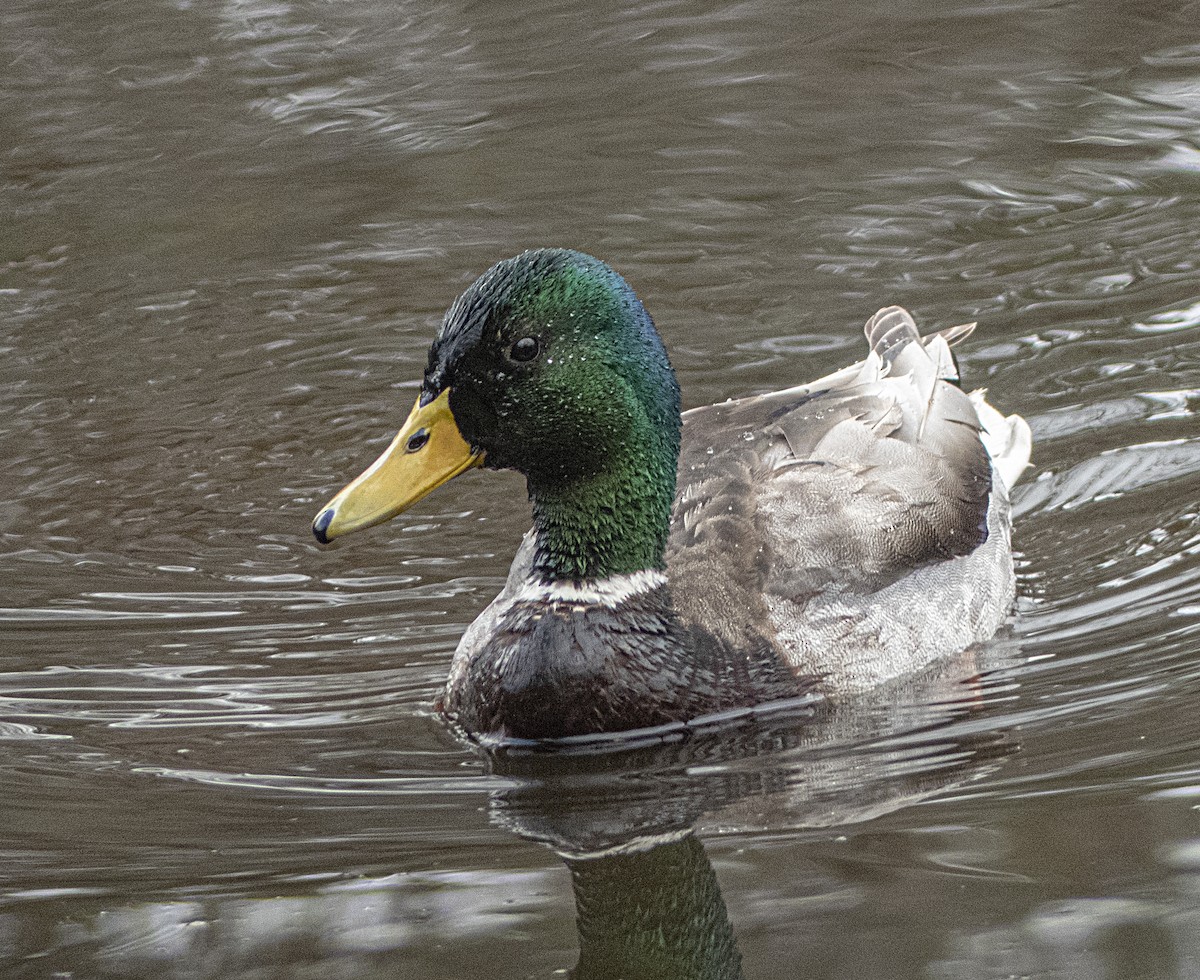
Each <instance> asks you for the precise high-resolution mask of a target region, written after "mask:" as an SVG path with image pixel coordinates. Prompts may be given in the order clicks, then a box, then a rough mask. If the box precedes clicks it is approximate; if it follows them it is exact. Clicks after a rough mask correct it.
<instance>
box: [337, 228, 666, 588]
mask: <svg viewBox="0 0 1200 980" xmlns="http://www.w3.org/2000/svg"><path fill="white" fill-rule="evenodd" d="M451 429H453V432H451V431H450V430H451ZM679 433H680V418H679V387H678V384H677V383H676V380H675V375H674V372H673V371H672V370H671V365H670V362H669V361H668V359H667V355H666V351H665V350H664V349H663V346H662V342H661V340H660V339H659V336H658V333H657V331H656V330H655V329H654V323H653V321H652V320H651V319H650V315H649V314H648V313H647V312H646V310H645V308H644V307H643V306H642V304H641V302H640V301H639V300H638V298H637V296H635V295H634V293H633V290H632V289H630V288H629V286H628V284H626V282H625V280H624V279H622V278H621V277H620V276H619V275H618V274H617V273H616V272H614V271H613V270H612V269H610V268H609V267H608V266H607V265H605V264H604V263H603V262H601V261H600V260H598V259H595V258H593V257H591V256H589V255H584V254H583V253H581V252H574V251H569V250H566V249H537V250H534V251H529V252H524V253H522V254H521V255H518V256H516V257H515V258H512V259H506V260H505V261H503V262H499V263H497V264H496V265H494V266H493V267H492V268H491V269H489V270H488V271H487V272H485V273H484V274H483V275H482V276H480V277H479V278H478V279H477V280H476V281H475V282H474V283H473V284H472V285H471V286H470V287H469V288H468V289H467V290H466V292H464V293H463V294H462V296H460V297H459V298H458V299H457V300H456V301H455V302H454V304H453V305H452V306H451V307H450V309H449V311H448V312H447V313H446V317H445V319H444V320H443V322H442V326H441V329H440V330H439V331H438V335H437V337H436V339H435V340H434V342H433V345H432V347H431V348H430V351H429V364H428V367H427V368H426V371H425V377H424V382H423V384H422V388H421V395H420V397H419V399H418V402H417V405H416V406H414V408H413V413H412V415H410V417H409V421H408V422H407V423H406V424H405V426H404V428H403V429H402V430H401V433H400V435H399V436H398V437H397V439H396V440H395V442H394V443H393V447H392V449H391V450H389V453H390V454H391V455H392V456H393V457H396V458H397V459H398V460H399V462H397V463H396V464H395V467H396V469H397V471H398V472H399V471H401V470H402V471H403V472H400V473H399V475H397V476H389V477H388V482H389V485H393V486H394V485H395V483H396V482H397V481H400V482H401V483H403V482H404V481H405V480H406V479H407V481H408V484H409V485H408V486H407V487H405V486H400V487H399V488H398V489H397V491H396V492H394V493H392V495H391V496H390V497H389V498H388V499H386V500H385V499H383V498H384V497H385V496H386V494H382V493H380V492H379V487H378V485H379V484H380V483H381V478H380V477H379V476H377V475H373V474H378V473H380V472H383V471H387V470H389V467H391V466H392V462H391V460H389V459H388V455H389V454H385V457H384V458H381V460H380V461H379V462H378V463H377V464H376V466H375V467H372V469H371V470H368V472H367V473H366V474H364V477H362V478H360V481H365V483H366V484H369V486H367V487H365V488H360V487H358V484H359V482H360V481H355V483H354V484H351V485H350V487H348V488H347V489H346V490H345V491H343V492H342V494H340V495H339V496H338V497H336V498H334V500H333V501H331V503H330V505H329V506H328V507H327V508H326V509H325V510H323V511H322V513H321V514H320V515H319V516H318V518H317V521H316V522H315V524H314V527H315V529H316V531H317V536H318V537H319V538H322V539H323V540H327V539H329V538H332V537H334V536H336V534H339V533H344V532H345V531H348V530H354V529H356V528H357V527H361V526H366V525H367V524H368V523H378V522H379V521H380V520H385V519H387V517H390V516H393V515H394V514H395V513H398V512H399V510H398V509H397V508H396V505H397V502H399V509H403V508H404V507H407V506H408V505H409V504H411V503H412V502H414V500H416V499H419V497H420V496H423V495H424V494H425V493H428V492H429V490H431V489H433V487H434V486H437V485H438V483H440V482H445V480H446V479H449V478H450V477H452V476H454V475H456V474H457V473H459V472H461V471H462V470H463V469H466V468H468V467H469V466H471V465H483V466H487V467H491V468H497V469H500V468H503V469H514V470H517V471H518V472H520V473H523V474H524V475H525V477H526V479H527V480H528V485H529V496H530V499H531V500H532V502H533V505H534V522H535V527H536V529H537V532H538V552H537V558H536V560H535V561H536V567H537V569H538V570H539V571H540V572H541V573H542V574H543V575H545V576H546V577H548V578H572V579H581V578H591V577H598V576H605V575H612V574H620V573H626V572H633V571H639V570H641V569H645V568H661V567H662V562H663V548H664V546H665V544H666V536H667V531H668V525H669V521H670V510H671V504H672V501H673V499H674V493H675V466H676V458H677V456H678V453H679ZM456 440H457V441H456ZM418 471H419V472H418ZM413 473H417V474H418V475H417V476H416V477H414V476H413V475H412V474H413ZM417 489H419V490H420V492H419V493H417V494H416V495H413V493H412V491H414V490H417ZM352 490H353V491H354V492H353V493H352V492H351V491H352ZM365 491H369V493H368V492H365ZM358 497H362V498H363V499H366V498H368V497H370V498H371V502H370V504H369V505H364V506H361V507H358V508H357V510H358V512H359V513H357V514H356V516H355V517H354V518H347V519H345V520H343V519H342V518H341V512H342V511H343V510H345V511H346V512H347V513H349V512H350V511H351V510H355V507H354V506H353V505H354V504H355V500H356V498H358ZM343 498H345V499H343ZM368 512H369V513H368ZM330 514H331V515H332V516H327V515H330Z"/></svg>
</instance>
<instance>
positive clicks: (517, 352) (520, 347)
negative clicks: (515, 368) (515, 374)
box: [508, 337, 538, 361]
mask: <svg viewBox="0 0 1200 980" xmlns="http://www.w3.org/2000/svg"><path fill="white" fill-rule="evenodd" d="M508 356H509V357H511V358H512V359H513V360H514V361H532V360H533V359H534V358H535V357H537V356H538V341H537V337H522V338H521V339H520V340H518V341H517V342H516V343H515V344H513V345H512V350H510V351H509V352H508Z"/></svg>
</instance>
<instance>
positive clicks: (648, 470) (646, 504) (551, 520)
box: [529, 431, 679, 582]
mask: <svg viewBox="0 0 1200 980" xmlns="http://www.w3.org/2000/svg"><path fill="white" fill-rule="evenodd" d="M678 452H679V436H678V432H677V431H668V432H655V433H641V434H640V435H638V436H637V437H635V438H634V439H631V440H630V441H629V443H627V444H626V445H624V446H622V448H621V451H620V452H618V453H615V454H610V455H608V456H607V458H606V460H605V466H604V468H602V469H600V470H598V471H597V472H594V473H588V474H585V475H582V476H579V475H576V476H574V477H572V478H571V479H569V480H557V479H553V478H543V479H537V478H534V477H530V479H529V498H530V500H531V501H532V503H533V526H534V532H535V535H536V539H537V546H536V551H535V554H534V561H533V569H534V574H535V575H537V576H538V577H539V578H540V579H541V580H542V581H546V582H563V581H575V582H579V581H589V580H598V579H606V578H611V577H613V576H618V575H630V574H632V573H634V572H642V571H662V570H663V568H664V558H663V555H664V552H665V549H666V544H667V535H668V533H669V531H670V524H671V505H672V503H673V502H674V499H675V466H676V457H677V456H678Z"/></svg>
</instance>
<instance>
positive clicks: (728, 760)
mask: <svg viewBox="0 0 1200 980" xmlns="http://www.w3.org/2000/svg"><path fill="white" fill-rule="evenodd" d="M1005 647H1006V644H1004V643H998V644H996V645H994V647H993V648H992V649H991V651H990V654H989V659H990V660H992V665H993V666H994V665H996V664H998V662H999V660H1001V659H1003V658H1004V657H1005V656H1006V651H1005ZM1011 652H1012V651H1011V649H1008V650H1007V653H1011ZM975 658H976V654H970V655H964V656H963V657H960V658H957V659H956V660H954V661H952V662H948V663H945V664H941V665H938V666H937V667H936V668H932V669H930V670H928V671H926V672H924V673H922V674H921V675H918V676H916V677H912V678H908V679H905V680H904V681H902V682H897V683H893V684H890V685H887V686H886V687H884V688H881V689H879V690H878V691H877V692H874V693H873V694H872V695H870V696H865V697H864V698H862V699H859V700H857V701H856V702H855V703H854V705H853V706H851V705H845V706H843V708H842V709H841V710H838V709H827V708H824V707H816V708H814V709H812V710H811V711H810V712H809V713H808V714H806V715H803V716H801V717H797V716H796V715H794V714H793V715H792V716H790V717H778V718H776V719H773V720H769V721H765V722H764V721H761V720H760V721H758V722H756V723H752V722H746V723H744V724H742V725H739V726H737V727H735V728H733V729H732V730H731V729H729V728H723V729H721V730H719V731H718V730H713V731H709V732H700V733H696V734H694V735H693V736H692V737H690V738H688V739H687V740H684V741H678V742H675V743H673V744H666V745H657V746H644V747H641V748H633V749H629V750H625V751H617V752H606V753H596V752H595V751H594V749H593V751H592V752H591V753H584V752H579V753H572V754H564V753H561V752H555V753H549V752H536V751H531V752H525V753H521V752H514V751H505V752H502V753H497V754H495V755H493V756H492V757H491V765H492V768H493V770H494V771H495V772H497V773H498V774H503V775H504V776H506V777H507V778H509V779H515V780H516V781H517V786H516V787H515V788H510V789H506V790H504V791H501V792H498V793H497V794H496V795H495V796H494V797H493V799H492V802H491V814H492V818H493V820H494V821H495V822H496V823H498V824H500V825H502V826H504V827H506V828H507V829H509V830H511V831H513V832H515V833H517V834H519V835H521V836H523V837H525V838H527V839H530V840H535V841H538V842H541V843H544V844H547V845H549V846H550V847H552V848H553V849H554V850H555V851H556V852H557V853H558V854H559V856H560V857H561V858H562V859H563V860H564V862H565V863H566V865H567V868H568V869H569V870H570V873H571V881H572V886H573V889H574V894H575V903H576V910H577V924H578V929H579V961H578V964H577V965H576V967H575V969H574V971H572V973H571V976H572V977H573V978H575V980H618V978H622V980H684V978H687V980H730V978H735V977H743V976H744V975H745V974H744V973H743V969H742V958H741V953H740V952H739V949H738V945H737V939H736V934H735V931H734V928H733V925H732V924H731V921H730V917H729V915H728V912H727V909H726V905H725V900H724V898H723V897H722V894H721V889H720V885H719V883H718V880H717V875H716V872H715V871H714V868H713V865H712V863H711V862H710V860H709V858H708V855H707V854H706V852H705V849H704V845H703V843H702V841H701V838H702V836H703V835H704V834H705V832H706V831H711V830H715V829H716V828H720V831H721V832H722V833H723V834H743V835H746V834H751V833H756V832H757V833H761V832H763V831H768V830H771V831H780V830H785V829H786V830H791V831H796V830H800V829H803V828H831V827H837V826H842V825H853V824H856V823H861V822H865V821H868V820H871V819H874V818H877V817H879V816H882V815H884V814H887V813H890V812H893V811H896V810H899V809H902V808H903V807H905V806H909V805H911V804H914V803H916V802H918V801H921V800H923V799H925V798H927V797H930V796H932V795H934V794H936V793H939V792H943V791H945V790H947V789H950V788H953V787H956V786H961V785H963V784H965V783H968V782H973V781H975V780H978V779H980V778H981V777H983V776H985V775H987V774H989V773H991V772H993V771H994V770H995V769H996V768H997V767H998V766H999V765H1000V764H1001V762H1002V760H1003V759H1004V758H1005V757H1006V756H1007V755H1008V754H1009V753H1010V752H1012V751H1013V750H1014V748H1015V746H1014V744H1013V743H1012V742H1011V741H1010V739H1009V738H1008V737H1007V736H1006V735H1005V733H1003V732H1000V731H995V730H989V729H987V728H986V726H980V725H979V724H978V722H979V720H980V719H979V717H978V716H979V715H980V713H981V712H983V711H985V710H986V704H987V701H988V694H989V693H990V692H992V691H994V690H996V689H997V688H998V687H1001V686H1005V685H1003V684H1002V682H1001V681H1000V680H999V679H998V678H999V675H995V674H994V675H992V677H990V678H988V679H981V677H980V675H979V673H978V671H980V670H982V669H983V668H982V665H980V664H978V663H977V662H976V661H975ZM972 665H973V666H974V670H975V671H976V673H974V674H972V672H971V669H970V668H971V666H972ZM964 677H970V680H969V681H964V680H963V678H964ZM1006 693H1011V692H1009V691H1008V690H1007V687H1006ZM851 707H852V708H853V710H850V709H851ZM967 719H969V720H970V722H971V724H970V726H969V730H968V728H967V726H965V725H964V724H963V723H964V721H966V720H967Z"/></svg>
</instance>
